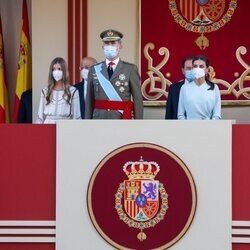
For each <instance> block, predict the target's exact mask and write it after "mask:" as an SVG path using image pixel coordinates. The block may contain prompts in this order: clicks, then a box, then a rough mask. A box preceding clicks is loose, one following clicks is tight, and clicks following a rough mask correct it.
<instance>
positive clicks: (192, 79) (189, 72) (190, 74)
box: [185, 70, 195, 82]
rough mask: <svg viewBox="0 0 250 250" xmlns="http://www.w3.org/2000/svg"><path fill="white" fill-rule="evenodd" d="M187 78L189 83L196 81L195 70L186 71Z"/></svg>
mask: <svg viewBox="0 0 250 250" xmlns="http://www.w3.org/2000/svg"><path fill="white" fill-rule="evenodd" d="M185 78H186V79H187V80H188V81H189V82H192V81H194V79H195V75H194V72H193V70H186V71H185Z"/></svg>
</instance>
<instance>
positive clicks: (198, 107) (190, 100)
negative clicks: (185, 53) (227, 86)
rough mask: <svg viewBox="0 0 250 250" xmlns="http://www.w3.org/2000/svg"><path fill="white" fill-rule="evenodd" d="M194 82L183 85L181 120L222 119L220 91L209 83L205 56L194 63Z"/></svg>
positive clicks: (180, 108) (179, 108)
mask: <svg viewBox="0 0 250 250" xmlns="http://www.w3.org/2000/svg"><path fill="white" fill-rule="evenodd" d="M192 63H193V71H192V72H193V77H194V81H191V82H189V83H186V84H183V86H182V88H181V91H180V98H179V104H178V119H179V120H219V119H221V99H220V91H219V88H218V86H217V85H216V84H214V83H212V82H210V81H208V79H207V77H206V76H207V73H208V67H209V62H208V59H207V58H206V57H205V56H202V55H199V56H195V57H194V59H193V61H192Z"/></svg>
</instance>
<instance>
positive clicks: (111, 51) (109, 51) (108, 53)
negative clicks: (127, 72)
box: [103, 45, 118, 59]
mask: <svg viewBox="0 0 250 250" xmlns="http://www.w3.org/2000/svg"><path fill="white" fill-rule="evenodd" d="M103 51H104V55H105V57H106V58H107V59H112V58H115V57H117V55H118V48H117V47H115V46H111V45H106V46H104V47H103Z"/></svg>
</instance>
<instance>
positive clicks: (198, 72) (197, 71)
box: [193, 67, 206, 79]
mask: <svg viewBox="0 0 250 250" xmlns="http://www.w3.org/2000/svg"><path fill="white" fill-rule="evenodd" d="M193 74H194V77H195V78H196V79H198V78H201V77H203V76H205V74H206V73H205V70H204V69H201V68H199V67H198V68H193Z"/></svg>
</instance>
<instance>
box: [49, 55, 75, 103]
mask: <svg viewBox="0 0 250 250" xmlns="http://www.w3.org/2000/svg"><path fill="white" fill-rule="evenodd" d="M55 64H60V66H61V69H62V72H63V78H62V82H63V90H64V94H63V98H64V99H65V100H66V102H67V103H68V104H69V103H70V98H71V93H70V90H69V88H70V85H69V70H68V66H67V63H66V61H65V60H64V59H63V58H61V57H56V58H55V59H54V60H53V61H52V62H51V64H50V67H49V77H48V92H47V95H46V101H47V103H46V105H48V104H50V102H51V98H52V97H51V95H52V91H53V88H54V86H55V83H56V81H55V79H54V78H53V75H52V72H53V66H54V65H55Z"/></svg>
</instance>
